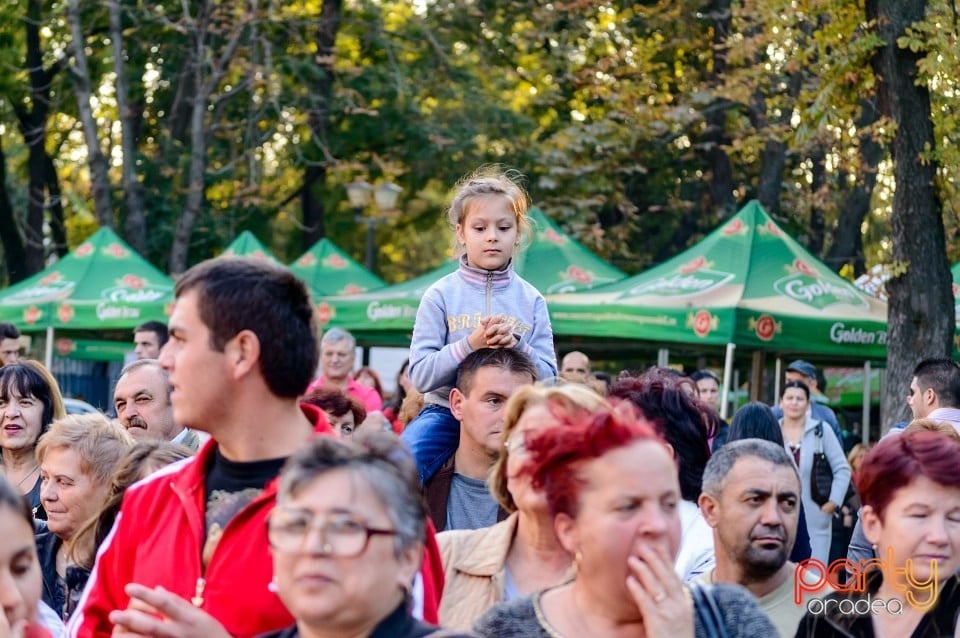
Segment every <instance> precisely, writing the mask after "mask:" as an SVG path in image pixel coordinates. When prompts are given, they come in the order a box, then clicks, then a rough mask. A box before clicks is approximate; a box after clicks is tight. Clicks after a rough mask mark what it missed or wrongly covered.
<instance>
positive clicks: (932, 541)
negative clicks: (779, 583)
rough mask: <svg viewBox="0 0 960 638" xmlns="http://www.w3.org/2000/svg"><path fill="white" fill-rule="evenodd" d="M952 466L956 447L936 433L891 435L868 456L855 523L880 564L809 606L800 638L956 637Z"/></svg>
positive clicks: (957, 459)
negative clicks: (843, 590)
mask: <svg viewBox="0 0 960 638" xmlns="http://www.w3.org/2000/svg"><path fill="white" fill-rule="evenodd" d="M958 467H960V442H957V441H956V440H955V439H953V438H951V437H948V436H945V435H943V434H941V433H939V432H929V431H919V432H913V433H907V434H901V435H897V436H889V437H886V438H884V439H882V440H881V441H880V442H879V443H878V444H877V445H876V447H874V448H873V450H871V451H870V452H869V453H868V454H867V456H866V458H865V459H864V461H863V465H862V467H861V469H860V471H859V472H858V475H857V490H858V491H859V492H860V499H861V501H862V503H863V510H862V513H861V515H860V519H861V522H862V523H863V531H864V534H865V535H866V537H867V539H868V540H869V541H870V542H871V543H872V544H873V548H874V552H875V554H876V555H877V557H878V558H877V559H873V560H871V561H870V562H869V563H866V564H861V565H859V566H857V569H856V570H854V573H853V577H854V579H853V582H852V587H851V583H847V586H848V587H851V589H852V590H853V591H849V592H847V593H835V594H831V595H830V596H827V597H826V598H825V599H824V600H822V601H817V602H818V603H819V604H818V605H817V606H816V608H809V607H808V613H807V615H806V616H805V617H804V619H803V621H802V622H801V623H800V628H799V629H798V631H797V636H798V637H801V638H802V637H804V636H809V637H813V636H816V637H818V638H819V637H821V636H824V637H831V636H863V637H870V636H897V637H898V638H899V637H901V636H902V637H906V636H910V637H912V638H928V637H929V638H939V637H941V636H954V635H956V633H955V632H956V631H957V629H958V627H957V612H958V610H960V577H958V576H957V569H958V568H960V473H958V472H957V468H958ZM861 568H862V569H864V570H868V571H866V573H865V574H863V573H862V572H861V571H860V570H861ZM858 603H859V605H858ZM858 609H859V610H863V609H867V610H868V611H869V612H870V613H862V612H861V613H857V610H858ZM851 610H853V613H851Z"/></svg>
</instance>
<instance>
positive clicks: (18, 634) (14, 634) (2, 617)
mask: <svg viewBox="0 0 960 638" xmlns="http://www.w3.org/2000/svg"><path fill="white" fill-rule="evenodd" d="M26 633H27V621H26V620H18V621H17V622H15V623H13V626H12V627H11V626H10V621H9V620H8V619H7V615H6V614H5V613H3V610H2V609H0V638H23V636H24V635H25V634H26Z"/></svg>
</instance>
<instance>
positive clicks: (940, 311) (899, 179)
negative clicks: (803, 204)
mask: <svg viewBox="0 0 960 638" xmlns="http://www.w3.org/2000/svg"><path fill="white" fill-rule="evenodd" d="M926 4H927V3H926V2H925V0H868V2H867V3H866V14H867V19H868V20H876V24H877V29H878V31H879V35H880V37H881V38H882V39H883V41H884V43H885V45H884V46H883V47H882V48H880V49H878V50H877V52H876V54H875V55H874V58H873V67H874V73H875V75H876V76H877V78H878V85H877V90H878V95H879V98H880V105H881V109H882V111H883V113H884V114H885V115H888V116H889V117H890V119H891V120H892V121H893V123H894V124H895V125H896V133H895V136H894V138H893V148H892V151H891V155H892V157H893V172H894V178H895V180H896V191H895V193H894V197H893V214H892V216H891V225H892V227H893V237H892V239H893V264H894V273H893V274H894V276H892V277H891V278H890V280H889V281H888V282H887V293H888V296H889V306H888V311H887V329H888V337H887V381H886V385H885V388H884V395H883V405H882V409H883V425H884V428H885V429H886V428H889V426H890V425H891V424H892V423H894V422H896V421H899V420H901V419H903V418H907V416H908V411H907V409H906V403H905V401H904V396H905V395H906V390H907V388H908V387H909V384H910V379H911V375H912V372H913V368H914V366H915V365H916V364H917V362H918V361H920V360H921V359H924V358H927V357H950V356H951V350H952V338H953V333H954V330H955V328H956V326H955V320H954V308H953V291H952V287H951V283H952V282H951V277H950V267H949V264H948V262H947V254H946V246H945V243H944V242H945V235H944V227H943V216H942V212H941V204H940V200H939V194H938V192H937V188H936V184H935V182H934V178H935V174H936V169H937V162H936V159H935V158H933V157H930V156H929V155H930V152H931V151H932V150H933V149H934V148H936V144H935V140H934V137H933V123H932V121H931V118H930V92H929V90H928V89H927V87H926V85H922V84H919V85H918V84H917V64H918V62H919V60H920V58H921V54H920V53H914V52H912V51H911V50H910V49H906V48H900V47H899V46H898V45H897V39H898V38H900V37H902V36H903V35H905V30H906V29H907V28H908V27H909V26H911V25H912V24H913V23H915V22H917V21H919V20H922V19H923V17H924V11H925V9H926ZM921 156H924V157H921Z"/></svg>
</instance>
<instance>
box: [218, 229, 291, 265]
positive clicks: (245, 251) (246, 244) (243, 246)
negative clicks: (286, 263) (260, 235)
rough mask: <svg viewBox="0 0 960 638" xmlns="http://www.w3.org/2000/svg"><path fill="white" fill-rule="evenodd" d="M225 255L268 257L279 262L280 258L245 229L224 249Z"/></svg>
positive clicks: (267, 258)
mask: <svg viewBox="0 0 960 638" xmlns="http://www.w3.org/2000/svg"><path fill="white" fill-rule="evenodd" d="M223 256H224V257H230V256H233V257H255V258H257V259H266V260H269V261H272V262H274V263H277V264H279V263H280V260H279V259H277V258H276V257H274V256H273V253H271V252H270V251H269V250H268V249H267V247H266V246H264V245H263V243H262V242H261V241H260V240H259V239H257V236H256V235H254V234H253V233H251V232H250V231H249V230H245V231H243V232H242V233H240V234H239V235H237V238H236V239H234V240H233V241H232V242H230V245H229V246H227V248H226V249H225V250H224V251H223Z"/></svg>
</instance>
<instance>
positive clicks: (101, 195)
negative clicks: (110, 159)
mask: <svg viewBox="0 0 960 638" xmlns="http://www.w3.org/2000/svg"><path fill="white" fill-rule="evenodd" d="M67 22H69V23H70V36H71V39H72V40H73V43H72V46H71V53H72V54H73V64H71V65H70V66H69V69H70V75H71V76H72V77H73V84H74V89H75V90H76V92H77V109H78V113H79V115H80V125H81V127H82V128H83V137H84V139H85V140H86V142H87V163H88V164H89V165H90V187H91V189H92V191H93V210H94V212H95V214H96V216H97V222H98V223H99V224H100V226H101V227H108V228H112V227H113V204H111V202H110V177H109V175H107V169H108V166H107V158H106V156H104V154H103V148H101V146H100V139H99V137H97V121H96V119H95V118H94V117H93V108H92V107H91V105H90V96H91V89H90V86H91V81H90V65H89V64H87V53H86V50H85V48H84V47H85V43H86V38H85V37H84V35H83V27H82V26H81V24H80V6H79V3H78V1H77V0H67Z"/></svg>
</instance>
